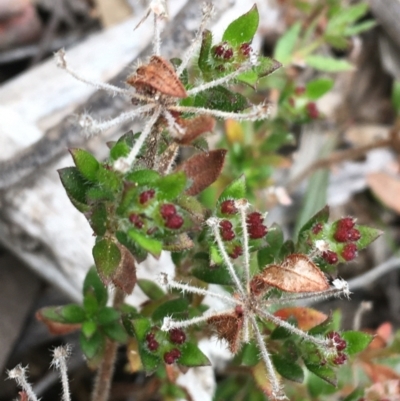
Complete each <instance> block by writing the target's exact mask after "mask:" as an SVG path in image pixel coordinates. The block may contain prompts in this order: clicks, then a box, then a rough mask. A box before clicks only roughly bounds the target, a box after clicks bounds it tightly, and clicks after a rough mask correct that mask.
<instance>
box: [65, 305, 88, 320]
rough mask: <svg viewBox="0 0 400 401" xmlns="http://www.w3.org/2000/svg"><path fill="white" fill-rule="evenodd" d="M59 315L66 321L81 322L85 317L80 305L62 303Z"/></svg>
mask: <svg viewBox="0 0 400 401" xmlns="http://www.w3.org/2000/svg"><path fill="white" fill-rule="evenodd" d="M60 313H61V316H62V317H63V318H64V319H65V322H66V323H82V322H83V321H85V319H86V312H85V310H84V309H83V308H82V306H80V305H76V304H69V305H64V306H62V307H61V309H60Z"/></svg>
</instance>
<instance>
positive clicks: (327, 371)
mask: <svg viewBox="0 0 400 401" xmlns="http://www.w3.org/2000/svg"><path fill="white" fill-rule="evenodd" d="M304 363H305V365H306V368H307V369H308V370H309V371H310V372H312V373H314V374H315V375H317V376H318V377H319V378H321V379H322V380H324V381H326V382H327V383H329V384H331V385H332V386H337V379H336V373H335V371H334V370H333V369H332V368H330V367H329V366H326V365H324V366H321V365H313V364H308V363H307V361H304Z"/></svg>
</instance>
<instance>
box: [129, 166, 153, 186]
mask: <svg viewBox="0 0 400 401" xmlns="http://www.w3.org/2000/svg"><path fill="white" fill-rule="evenodd" d="M159 178H160V174H159V173H157V171H154V170H146V169H144V170H137V171H132V172H130V173H128V174H126V175H125V179H126V180H128V181H130V182H134V183H135V184H137V185H138V186H141V185H150V184H152V183H155V182H157V181H158V180H159Z"/></svg>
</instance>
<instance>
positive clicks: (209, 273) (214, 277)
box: [191, 253, 233, 285]
mask: <svg viewBox="0 0 400 401" xmlns="http://www.w3.org/2000/svg"><path fill="white" fill-rule="evenodd" d="M193 264H194V268H193V269H192V272H191V274H192V275H193V276H194V277H196V278H198V279H200V280H202V281H204V282H206V283H211V284H220V285H232V284H233V283H232V278H231V276H230V274H229V272H228V270H227V269H226V268H225V267H224V266H222V265H215V266H210V258H209V256H208V254H207V253H198V254H196V255H195V256H194V258H193Z"/></svg>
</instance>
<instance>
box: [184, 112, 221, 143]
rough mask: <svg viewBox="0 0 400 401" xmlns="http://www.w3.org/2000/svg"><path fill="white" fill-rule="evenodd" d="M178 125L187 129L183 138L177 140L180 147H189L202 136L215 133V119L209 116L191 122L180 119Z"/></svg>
mask: <svg viewBox="0 0 400 401" xmlns="http://www.w3.org/2000/svg"><path fill="white" fill-rule="evenodd" d="M178 123H179V125H180V126H181V127H182V128H184V129H185V133H184V135H183V137H182V138H179V139H177V140H176V142H178V143H179V144H180V145H189V144H190V143H191V142H192V141H194V140H195V139H196V138H197V137H199V136H200V135H202V134H205V133H206V132H211V131H213V130H214V127H215V119H214V118H213V117H211V116H207V115H202V116H197V117H195V118H191V119H189V120H185V119H179V121H178Z"/></svg>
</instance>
